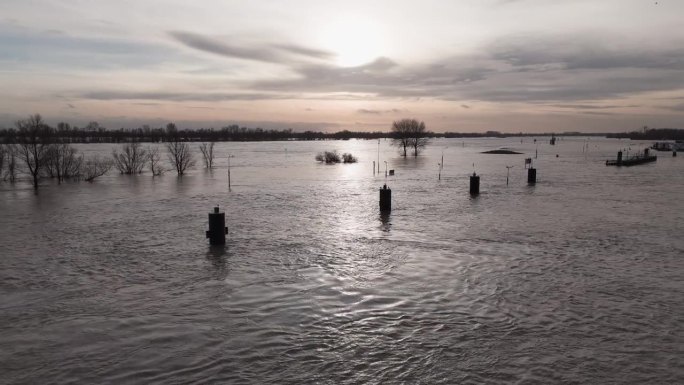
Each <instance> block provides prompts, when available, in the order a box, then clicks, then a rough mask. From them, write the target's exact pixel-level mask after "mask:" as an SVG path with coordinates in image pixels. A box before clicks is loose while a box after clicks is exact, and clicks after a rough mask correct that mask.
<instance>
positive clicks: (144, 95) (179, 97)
mask: <svg viewBox="0 0 684 385" xmlns="http://www.w3.org/2000/svg"><path fill="white" fill-rule="evenodd" d="M79 96H80V97H82V98H84V99H94V100H161V101H169V102H186V101H206V102H218V101H230V100H272V99H288V98H292V97H293V96H292V95H286V94H268V93H217V92H155V91H148V92H144V91H143V92H136V91H90V92H84V93H81V94H80V95H79ZM145 104H149V103H145Z"/></svg>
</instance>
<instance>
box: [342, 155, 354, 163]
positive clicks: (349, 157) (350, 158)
mask: <svg viewBox="0 0 684 385" xmlns="http://www.w3.org/2000/svg"><path fill="white" fill-rule="evenodd" d="M342 161H343V162H344V163H356V162H358V159H356V158H355V157H354V155H352V154H349V153H344V154H342Z"/></svg>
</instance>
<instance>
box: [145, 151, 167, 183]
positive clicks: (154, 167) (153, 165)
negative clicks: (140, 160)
mask: <svg viewBox="0 0 684 385" xmlns="http://www.w3.org/2000/svg"><path fill="white" fill-rule="evenodd" d="M147 154H148V155H147V160H148V161H149V162H150V171H152V175H153V176H160V175H162V174H164V173H165V172H166V169H165V168H164V166H162V164H161V155H160V154H159V147H151V146H150V147H147Z"/></svg>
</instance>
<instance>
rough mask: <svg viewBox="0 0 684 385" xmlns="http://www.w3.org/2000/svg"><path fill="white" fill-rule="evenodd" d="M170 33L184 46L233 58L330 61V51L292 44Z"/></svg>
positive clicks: (281, 61) (272, 61)
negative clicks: (247, 41)
mask: <svg viewBox="0 0 684 385" xmlns="http://www.w3.org/2000/svg"><path fill="white" fill-rule="evenodd" d="M169 35H170V36H171V37H172V38H173V39H174V40H176V41H178V42H180V43H182V44H183V45H185V46H187V47H190V48H193V49H196V50H200V51H204V52H209V53H212V54H215V55H221V56H225V57H229V58H237V59H246V60H255V61H261V62H266V63H293V62H296V61H297V59H298V58H305V59H316V60H328V59H330V58H332V56H333V55H332V54H331V53H330V52H327V51H323V50H318V49H314V48H309V47H303V46H299V45H296V44H291V43H264V42H257V43H254V42H251V43H245V42H238V41H228V40H229V39H227V38H219V37H213V36H207V35H201V34H198V33H192V32H186V31H170V32H169Z"/></svg>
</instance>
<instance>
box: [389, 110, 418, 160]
mask: <svg viewBox="0 0 684 385" xmlns="http://www.w3.org/2000/svg"><path fill="white" fill-rule="evenodd" d="M413 124H418V121H417V120H415V119H402V120H397V121H394V122H392V145H394V146H397V147H399V151H400V153H401V155H402V156H403V157H406V151H407V149H408V148H410V147H411V126H412V125H413Z"/></svg>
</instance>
